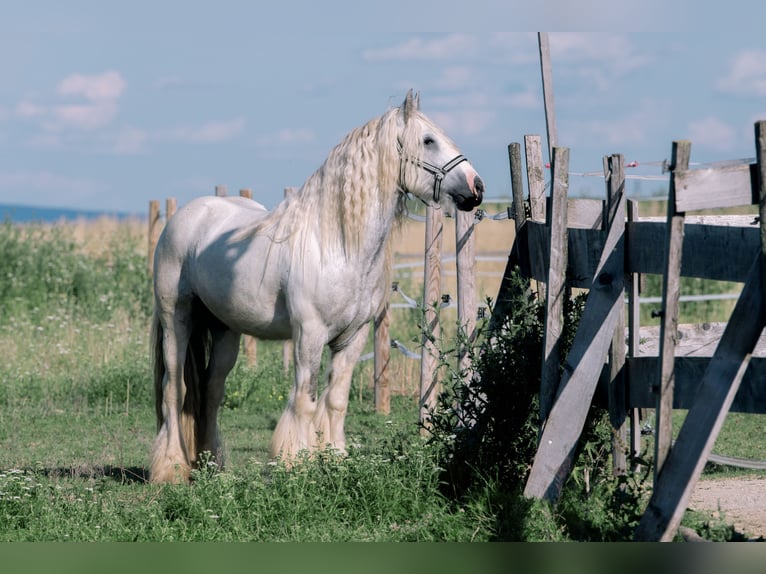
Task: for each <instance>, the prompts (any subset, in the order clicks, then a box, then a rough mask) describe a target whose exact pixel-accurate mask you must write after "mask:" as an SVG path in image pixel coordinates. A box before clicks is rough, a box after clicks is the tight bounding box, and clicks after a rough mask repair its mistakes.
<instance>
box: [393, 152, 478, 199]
mask: <svg viewBox="0 0 766 574" xmlns="http://www.w3.org/2000/svg"><path fill="white" fill-rule="evenodd" d="M396 147H397V149H398V150H399V155H400V156H401V159H402V161H409V162H412V163H414V164H415V165H417V166H418V167H421V168H423V169H424V170H426V171H427V172H428V173H430V174H431V175H433V176H434V203H439V195H440V194H441V188H442V180H443V179H444V177H445V176H446V175H447V174H448V173H449V172H451V171H452V170H453V169H455V168H456V167H457V166H458V165H459V164H461V163H463V162H464V161H468V158H467V157H465V156H464V155H463V154H459V155H456V156H455V157H453V158H452V159H451V160H449V161H448V162H447V163H445V164H444V165H443V166H442V167H438V166H436V165H434V164H432V163H428V162H427V161H423V160H422V159H416V158H414V157H404V156H403V155H402V152H403V151H404V150H403V149H402V144H401V142H396Z"/></svg>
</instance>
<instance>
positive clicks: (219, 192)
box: [215, 185, 227, 197]
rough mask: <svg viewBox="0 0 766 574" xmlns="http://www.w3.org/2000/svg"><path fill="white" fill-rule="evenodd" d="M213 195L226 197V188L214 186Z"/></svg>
mask: <svg viewBox="0 0 766 574" xmlns="http://www.w3.org/2000/svg"><path fill="white" fill-rule="evenodd" d="M215 194H216V196H217V197H226V195H227V192H226V186H225V185H216V186H215Z"/></svg>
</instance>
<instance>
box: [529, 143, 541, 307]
mask: <svg viewBox="0 0 766 574" xmlns="http://www.w3.org/2000/svg"><path fill="white" fill-rule="evenodd" d="M540 145H541V144H540V136H534V135H526V136H524V153H525V156H526V158H527V189H529V219H530V220H532V221H538V222H540V223H545V221H546V205H545V203H546V200H545V171H544V169H543V152H542V148H541V147H540ZM535 283H536V284H535V285H534V289H535V291H537V299H538V301H545V283H543V282H542V281H536V282H535Z"/></svg>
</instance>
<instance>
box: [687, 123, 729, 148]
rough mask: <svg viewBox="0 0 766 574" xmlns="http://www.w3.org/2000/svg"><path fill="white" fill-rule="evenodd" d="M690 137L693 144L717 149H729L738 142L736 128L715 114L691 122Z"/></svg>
mask: <svg viewBox="0 0 766 574" xmlns="http://www.w3.org/2000/svg"><path fill="white" fill-rule="evenodd" d="M688 130H689V136H688V137H689V139H690V140H691V142H692V144H693V145H700V146H705V147H708V148H710V149H713V150H716V151H728V150H730V149H732V148H733V147H734V146H735V144H736V142H737V137H736V130H735V129H734V128H732V127H731V126H730V125H729V124H727V123H726V122H724V121H722V120H721V119H719V118H716V117H714V116H708V117H706V118H702V119H701V120H697V121H694V122H690V123H689V127H688Z"/></svg>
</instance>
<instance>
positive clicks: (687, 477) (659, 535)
mask: <svg viewBox="0 0 766 574" xmlns="http://www.w3.org/2000/svg"><path fill="white" fill-rule="evenodd" d="M762 292H763V280H762V274H761V259H760V257H756V258H755V261H754V263H753V265H752V266H751V268H750V273H749V274H748V280H747V282H746V283H745V286H744V288H743V289H742V294H741V295H740V298H739V300H738V301H737V305H736V306H735V307H734V311H733V312H732V316H731V319H730V320H729V322H728V324H727V325H726V330H725V331H724V334H723V337H722V338H721V342H720V343H719V344H718V347H717V349H716V352H715V355H713V358H712V359H711V360H710V364H709V365H708V368H707V370H706V371H705V375H704V377H703V378H702V382H701V383H700V387H699V389H698V391H697V393H696V395H695V400H694V403H693V405H692V406H691V408H690V409H689V413H688V414H687V417H686V420H685V421H684V424H683V426H682V427H681V431H680V432H679V434H678V438H677V439H676V443H675V446H674V447H673V449H672V450H671V451H670V453H669V455H668V457H667V459H666V461H665V464H664V466H663V469H662V471H661V472H660V473H659V475H658V476H657V478H656V480H655V482H654V489H653V492H652V497H651V499H650V500H649V505H648V506H647V509H646V512H645V513H644V515H643V517H642V518H641V521H640V523H639V525H638V528H637V529H636V532H635V539H636V540H661V541H667V540H672V538H673V535H674V534H675V531H676V529H677V528H678V525H679V523H680V522H681V518H682V516H683V513H684V510H685V509H686V505H687V503H688V502H689V498H690V497H691V493H692V491H693V489H694V487H695V485H696V483H697V480H698V479H699V476H700V474H701V473H702V469H703V467H704V465H705V461H706V460H707V458H708V456H709V455H710V452H711V450H712V448H713V445H714V444H715V440H716V438H718V433H719V431H720V429H721V426H722V425H723V421H724V419H725V417H726V413H727V412H728V411H729V408H730V406H731V403H732V401H733V399H734V396H735V395H736V393H737V391H738V388H739V386H740V382H741V380H742V377H743V375H744V374H745V369H746V368H747V366H748V360H749V353H750V352H751V351H752V350H753V348H754V347H755V344H756V342H757V341H758V338H759V336H760V335H761V332H762V330H763V316H764V315H763V313H764V301H763V297H762Z"/></svg>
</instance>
